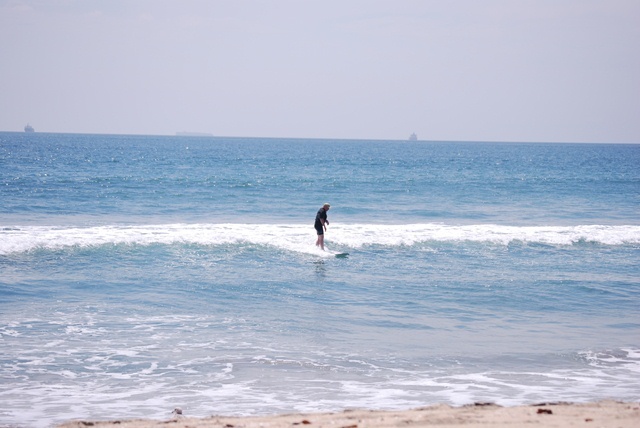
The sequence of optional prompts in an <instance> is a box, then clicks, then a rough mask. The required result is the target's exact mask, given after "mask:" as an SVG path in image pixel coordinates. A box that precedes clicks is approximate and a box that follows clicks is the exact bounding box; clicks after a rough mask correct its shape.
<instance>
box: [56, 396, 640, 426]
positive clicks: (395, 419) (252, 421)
mask: <svg viewBox="0 0 640 428" xmlns="http://www.w3.org/2000/svg"><path fill="white" fill-rule="evenodd" d="M176 410H177V409H176ZM178 412H179V411H178ZM185 413H186V412H185ZM302 425H305V426H309V428H325V427H326V428H387V427H405V426H406V427H409V426H410V427H431V426H438V427H441V428H448V427H450V428H455V427H467V428H474V427H493V426H495V427H498V426H500V427H516V426H523V425H534V426H536V425H537V426H544V427H550V428H554V427H557V428H561V427H576V426H586V427H594V428H595V427H598V428H600V427H612V428H613V427H616V428H636V427H638V426H640V402H620V401H611V400H603V401H596V402H590V403H566V402H558V403H540V404H531V405H520V406H512V407H503V406H499V405H496V404H492V403H475V404H469V405H465V406H460V407H452V406H449V405H447V404H437V405H433V406H425V407H419V408H415V409H411V410H399V411H394V410H363V409H354V410H344V411H341V412H328V413H291V414H281V415H266V416H216V415H214V416H209V417H204V418H190V417H189V416H188V415H187V414H182V415H181V414H178V413H176V412H174V415H173V416H172V417H170V418H168V419H164V420H155V419H129V420H117V419H114V420H111V421H87V420H75V421H69V422H65V423H63V424H61V425H57V428H84V427H87V426H92V427H103V428H106V427H114V428H115V427H118V428H151V427H167V428H187V427H189V428H292V427H298V426H302Z"/></svg>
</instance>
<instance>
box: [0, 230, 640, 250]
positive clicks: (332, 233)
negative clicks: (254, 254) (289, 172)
mask: <svg viewBox="0 0 640 428" xmlns="http://www.w3.org/2000/svg"><path fill="white" fill-rule="evenodd" d="M326 240H327V242H329V243H331V244H332V245H336V246H339V247H346V248H353V249H356V248H361V247H363V246H368V245H381V246H411V245H416V244H422V243H429V242H451V243H456V242H480V243H481V242H486V243H491V244H497V245H509V244H511V243H513V242H524V243H539V244H546V245H554V246H563V245H576V244H580V243H584V242H590V243H596V244H601V245H635V244H640V226H632V225H626V226H606V225H579V226H503V225H492V224H477V225H463V226H456V225H445V224H435V223H424V224H403V225H380V224H376V225H369V224H341V225H336V226H333V225H331V227H330V229H329V230H328V232H327V235H326ZM314 241H315V231H314V229H313V227H311V226H310V225H306V224H304V225H303V224H289V225H285V224H232V223H225V224H158V225H143V226H130V225H109V226H94V227H53V226H24V227H5V228H2V229H0V254H11V253H20V252H28V251H33V250H37V249H48V250H57V249H63V248H66V247H96V246H103V245H122V244H124V245H127V244H128V245H153V244H161V245H171V244H196V245H212V246H217V245H229V244H242V243H246V244H250V245H251V244H253V245H268V246H275V247H278V248H281V249H284V250H290V251H297V252H305V253H306V252H315V247H314V246H313V242H314Z"/></svg>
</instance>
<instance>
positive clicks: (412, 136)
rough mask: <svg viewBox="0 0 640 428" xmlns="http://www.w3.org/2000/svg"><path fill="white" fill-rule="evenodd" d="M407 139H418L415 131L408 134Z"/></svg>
mask: <svg viewBox="0 0 640 428" xmlns="http://www.w3.org/2000/svg"><path fill="white" fill-rule="evenodd" d="M409 141H418V136H417V135H416V133H415V132H414V133H413V134H411V135H410V136H409Z"/></svg>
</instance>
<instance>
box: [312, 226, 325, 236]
mask: <svg viewBox="0 0 640 428" xmlns="http://www.w3.org/2000/svg"><path fill="white" fill-rule="evenodd" d="M313 227H315V228H316V232H318V235H324V229H323V228H322V225H320V226H313Z"/></svg>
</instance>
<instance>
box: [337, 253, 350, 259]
mask: <svg viewBox="0 0 640 428" xmlns="http://www.w3.org/2000/svg"><path fill="white" fill-rule="evenodd" d="M335 256H336V258H338V259H346V258H347V257H348V256H349V253H336V255H335Z"/></svg>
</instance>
